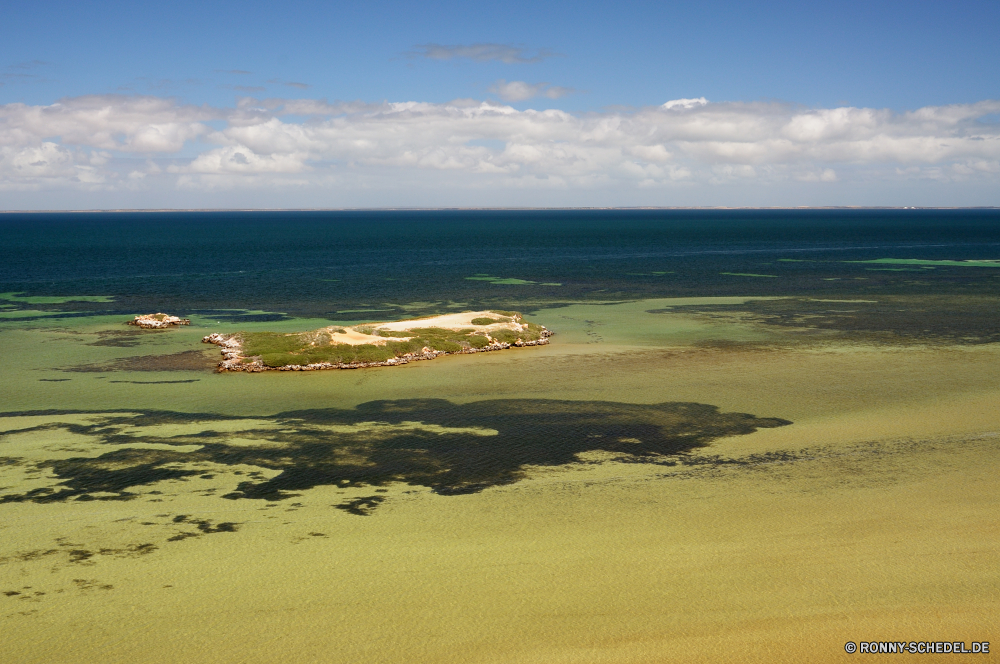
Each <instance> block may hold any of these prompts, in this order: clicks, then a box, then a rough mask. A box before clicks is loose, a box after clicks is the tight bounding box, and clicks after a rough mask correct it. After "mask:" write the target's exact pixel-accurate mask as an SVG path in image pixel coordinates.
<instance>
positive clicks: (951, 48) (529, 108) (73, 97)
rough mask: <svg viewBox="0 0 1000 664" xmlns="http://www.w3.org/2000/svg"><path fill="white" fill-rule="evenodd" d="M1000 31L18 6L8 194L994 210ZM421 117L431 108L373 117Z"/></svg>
mask: <svg viewBox="0 0 1000 664" xmlns="http://www.w3.org/2000/svg"><path fill="white" fill-rule="evenodd" d="M998 25H1000V3H998V2H996V1H995V0H994V1H992V2H949V3H944V2H933V3H932V2H836V3H825V4H821V3H803V2H794V3H793V2H769V3H763V2H760V3H748V2H701V3H689V2H686V3H635V2H632V3H629V2H623V3H617V4H614V5H611V4H609V3H589V2H573V3H569V2H549V3H537V2H503V3H497V2H491V3H471V2H463V3H433V4H418V3H413V2H370V3H353V4H349V3H319V2H285V3H274V2H269V3H263V2H239V3H236V2H214V3H211V2H210V3H195V2H171V3H157V4H155V5H154V4H153V3H135V2H128V3H126V2H74V3H69V2H44V1H42V2H34V3H19V4H18V5H17V6H14V7H8V8H5V11H4V39H3V41H2V42H0V83H2V85H0V149H2V150H3V152H0V158H2V160H0V192H5V195H4V199H6V201H7V203H6V204H4V207H7V208H11V207H37V206H39V205H42V204H56V205H59V206H65V207H77V206H82V207H157V206H161V205H164V204H165V202H166V201H174V202H178V201H179V203H174V205H175V206H179V207H184V206H188V205H190V206H209V207H216V206H218V207H227V206H232V205H235V204H237V203H238V202H243V201H248V200H249V201H250V202H252V203H253V204H254V205H259V206H263V207H300V206H303V207H312V206H320V207H326V206H331V207H340V206H366V205H374V204H378V203H379V202H384V204H391V205H476V204H483V205H500V204H509V205H573V204H580V205H674V204H677V205H716V204H718V205H741V204H742V205H764V204H768V205H810V204H811V205H827V204H833V205H837V204H842V205H851V204H885V205H906V204H919V205H934V204H939V205H962V204H968V205H996V204H1000V199H998V196H997V194H996V193H995V192H996V191H998V188H997V184H998V179H997V178H998V174H997V172H996V171H997V168H998V167H997V166H996V164H998V163H1000V162H998V159H1000V150H997V149H996V148H997V140H998V139H997V135H996V134H997V127H998V126H1000V124H998V121H1000V116H998V113H997V111H998V110H1000V109H998V108H994V106H991V105H990V103H989V102H991V101H993V100H1000V64H998V63H1000V39H997V37H996V26H998ZM702 98H703V99H704V101H705V103H701V101H699V102H698V103H694V104H692V103H685V104H681V105H676V104H675V105H674V106H672V107H670V108H669V109H664V108H663V106H662V105H663V104H664V103H665V102H669V101H671V100H678V99H681V100H683V99H687V100H701V99H702ZM142 100H145V103H140V102H141V101H142ZM251 100H255V101H251ZM266 100H270V101H266ZM275 100H299V103H298V104H297V105H296V104H282V103H281V102H280V101H275ZM303 100H309V101H311V102H314V103H313V105H312V106H308V105H307V104H305V105H304V101H303ZM455 100H463V101H460V102H458V106H454V105H453V106H454V107H453V106H449V104H450V103H451V102H455ZM337 101H350V102H361V104H362V105H357V104H356V105H354V106H352V107H350V108H347V107H343V106H337V105H336V102H337ZM56 102H60V103H61V106H59V107H53V106H52V105H53V104H54V103H56ZM320 102H325V103H326V104H327V105H326V106H323V107H320V106H317V104H319V103H320ZM405 102H416V103H418V104H423V105H428V106H422V107H420V108H419V109H416V110H414V109H413V108H405V109H403V108H400V107H398V106H393V107H391V108H388V107H384V106H382V107H380V106H379V104H383V103H388V104H397V105H398V104H401V103H405ZM473 102H475V103H477V104H483V103H484V102H485V103H486V104H487V106H486V107H481V108H480V110H479V111H476V112H475V113H474V114H475V115H476V117H475V118H472V119H470V118H471V116H470V115H469V114H470V113H473V112H472V111H469V110H468V109H469V108H471V107H470V106H469V104H472V103H473ZM977 104H978V106H976V105H977ZM959 106H964V107H968V108H967V109H966V111H965V112H957V114H956V112H951V111H945V110H941V109H947V108H954V107H959ZM154 108H155V110H151V109H154ZM198 108H200V109H203V112H200V113H198V112H195V111H194V110H193V109H198ZM386 108H388V110H386ZM456 108H457V109H466V110H455V109H456ZM483 108H485V109H486V110H485V111H484V110H482V109H483ZM928 108H930V109H938V110H937V111H925V112H924V116H928V114H929V116H928V117H930V116H933V118H932V120H931V121H930V124H928V122H927V117H923V116H916V115H913V113H914V112H919V109H928ZM26 109H27V110H26ZM32 109H34V111H33V110H32ZM102 109H103V110H102ZM204 109H208V110H204ZM241 109H242V110H241ZM247 109H256V110H254V111H253V114H254V117H253V118H249V117H248V116H247ZM380 109H381V110H380ZM498 109H500V110H498ZM502 109H510V111H514V112H515V113H514V114H511V112H510V111H507V110H502ZM650 109H659V110H657V111H656V113H660V114H661V115H663V114H666V115H663V117H661V116H660V115H657V114H656V113H654V112H652V111H651V110H650ZM837 109H855V110H857V111H858V112H857V113H853V115H852V114H851V113H847V115H845V114H844V113H840V114H839V115H838V114H837ZM970 109H971V110H970ZM545 110H549V111H552V112H559V113H565V114H567V115H566V116H565V117H563V116H560V118H562V119H560V120H558V121H557V120H554V119H553V118H547V117H540V116H537V115H533V114H532V113H533V112H536V111H545ZM36 111H37V112H36ZM56 111H58V113H56ZM667 111H671V113H668V112H667ZM33 113H34V114H33ZM102 113H103V114H104V116H106V117H108V118H111V119H110V120H109V121H108V124H107V125H106V126H104V125H100V123H97V124H95V122H96V120H95V119H94V118H95V117H96V116H98V115H101V114H102ZM878 113H882V115H878ZM907 113H910V115H907ZM143 114H146V117H147V120H146V121H145V124H143V122H144V121H143V117H144V115H143ZM524 114H527V115H524ZM681 114H686V115H684V117H683V118H681ZM55 115H58V119H53V118H54V116H55ZM36 116H37V117H36ZM848 116H849V117H848ZM39 118H40V119H39ZM817 118H819V120H817ZM873 118H874V119H873ZM921 118H922V119H921ZM819 121H822V122H824V123H826V124H825V125H824V126H825V127H826V129H824V130H819V129H815V128H813V129H810V130H809V131H806V132H805V133H803V131H801V129H802V127H803V126H805V125H809V126H810V127H813V126H814V125H815V123H816V122H819ZM602 122H603V124H602ZM322 123H326V125H324V127H323V128H321V129H316V130H315V131H314V128H316V127H319V126H320V125H321V124H322ZM422 123H424V124H422ZM470 123H473V124H470ZM504 123H506V124H504ZM553 123H555V124H557V125H559V127H560V128H559V130H558V131H555V130H553V129H552V127H553V126H555V125H554V124H553ZM567 123H568V124H573V125H574V127H571V128H569V129H568V130H567V128H566V125H567ZM609 123H610V124H613V125H615V126H616V127H618V128H617V129H615V131H618V132H619V134H620V136H619V138H614V137H610V138H609V135H608V134H607V132H606V131H605V130H604V129H602V127H605V126H607V125H609ZM671 123H673V124H671ZM734 123H735V124H734ZM845 123H846V124H845ZM873 123H875V124H873ZM99 125H100V126H99ZM250 125H252V126H254V127H257V130H255V131H254V132H249V130H246V127H247V126H250ZM473 125H474V126H473ZM626 125H627V127H628V129H627V130H626V129H622V128H621V127H624V126H626ZM682 125H683V127H681V126H682ZM736 125H738V126H740V127H744V129H741V130H739V131H737V132H736V133H734V132H733V131H731V129H732V127H733V126H736ZM765 125H766V127H765ZM875 125H878V126H875ZM931 125H933V126H931ZM665 126H669V127H674V128H673V129H664V127H665ZM450 127H454V131H452V130H451V129H449V128H450ZM768 127H769V128H768ZM831 128H833V129H831ZM552 131H555V133H552ZM150 132H153V133H157V132H158V133H159V135H160V137H161V139H162V140H159V141H158V142H157V141H153V140H147V139H148V137H149V136H150V135H151V133H150ZM248 132H249V133H248ZM267 132H270V133H269V134H268V136H267V137H265V136H264V134H265V133H267ZM303 132H304V133H303ZM310 132H312V133H310ZM317 132H318V133H317ZM380 132H381V133H380ZM406 132H409V133H407V134H406V135H407V136H410V135H411V134H412V137H411V138H405V139H402V138H399V137H400V136H402V135H403V134H404V133H406ZM574 132H575V133H574ZM657 132H659V133H657ZM626 134H627V136H626ZM653 134H656V136H654V137H653V138H649V139H648V140H647V139H645V138H642V137H643V136H646V135H649V136H653ZM88 136H93V137H96V138H93V139H90V138H88ZM101 136H104V138H103V139H102V138H100V137H101ZM421 136H425V137H426V136H430V138H421ZM143 137H146V138H143ZM164 137H166V138H164ZM789 140H791V141H792V142H793V143H795V146H794V149H791V148H788V147H787V146H785V147H781V146H783V145H784V143H782V141H785V142H787V141H789ZM948 141H951V143H949V146H950V147H949V149H948V150H944V151H942V150H938V149H934V150H932V149H930V147H929V146H932V145H943V144H944V143H943V142H948ZM956 141H958V142H961V146H959V144H958V143H957V142H956ZM847 143H851V146H853V147H850V146H848V147H845V145H846V144H847ZM904 143H905V146H904ZM834 144H836V145H834ZM890 144H891V146H890ZM283 146H284V147H283ZM351 146H353V147H351ZM359 146H360V147H359ZM365 146H367V148H370V149H368V150H367V151H366V150H365V149H362V148H363V147H365ZM824 146H825V148H824ZM921 146H923V147H921ZM779 148H780V149H779ZM283 150H284V151H283ZM616 150H617V153H616V152H615V151H616ZM484 151H485V152H484ZM616 154H617V157H616V156H615V155H616ZM238 155H239V156H238ZM201 157H205V158H204V159H201V161H198V160H199V158H201ZM751 171H752V173H751ZM629 173H631V175H629ZM762 186H763V187H764V189H761V187H762Z"/></svg>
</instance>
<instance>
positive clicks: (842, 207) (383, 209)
mask: <svg viewBox="0 0 1000 664" xmlns="http://www.w3.org/2000/svg"><path fill="white" fill-rule="evenodd" d="M560 210H566V211H583V210H621V211H628V210H1000V206H996V205H969V206H939V205H896V206H893V205H798V206H752V205H747V206H730V205H718V206H708V205H703V206H676V207H661V206H642V205H640V206H621V207H619V206H608V207H600V206H590V207H558V206H557V207H356V208H349V207H348V208H108V209H92V210H87V209H79V210H76V209H74V210H0V214H54V213H81V214H86V213H91V214H92V213H96V212H100V213H114V212H446V211H456V212H485V211H500V212H503V211H508V212H517V211H526V212H531V211H536V212H545V211H553V212H555V211H560Z"/></svg>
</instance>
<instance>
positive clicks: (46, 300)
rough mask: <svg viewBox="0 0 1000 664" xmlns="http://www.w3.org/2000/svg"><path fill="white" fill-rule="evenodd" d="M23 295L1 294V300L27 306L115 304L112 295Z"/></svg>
mask: <svg viewBox="0 0 1000 664" xmlns="http://www.w3.org/2000/svg"><path fill="white" fill-rule="evenodd" d="M22 296H23V293H0V300H8V301H10V302H23V303H25V304H66V303H68V302H114V301H115V298H113V297H112V296H110V295H66V296H51V295H31V296H28V297H22Z"/></svg>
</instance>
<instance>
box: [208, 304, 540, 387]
mask: <svg viewBox="0 0 1000 664" xmlns="http://www.w3.org/2000/svg"><path fill="white" fill-rule="evenodd" d="M552 334H553V333H552V332H551V331H550V330H548V329H547V328H545V327H544V326H541V325H537V324H535V323H528V322H526V321H524V319H523V317H522V316H521V314H519V313H517V312H508V311H470V312H463V313H461V314H447V315H444V316H435V317H432V318H423V319H416V320H407V321H395V322H391V323H368V324H364V325H357V326H354V327H346V328H345V327H338V326H331V327H326V328H321V329H319V330H314V331H311V332H300V333H291V334H276V333H268V332H263V333H262V332H254V333H247V332H235V333H232V334H222V333H213V334H209V335H208V336H206V337H204V338H203V339H202V343H209V344H215V345H217V346H219V347H220V349H221V351H222V358H223V359H222V361H221V362H219V364H218V367H217V369H216V371H218V372H227V371H245V372H250V373H256V372H261V371H323V370H328V369H363V368H367V367H395V366H401V365H404V364H408V363H410V362H416V361H420V360H433V359H435V358H437V357H440V356H442V355H461V354H470V353H485V352H491V351H498V350H507V349H509V348H524V347H530V346H542V345H545V344H547V343H549V337H551V336H552Z"/></svg>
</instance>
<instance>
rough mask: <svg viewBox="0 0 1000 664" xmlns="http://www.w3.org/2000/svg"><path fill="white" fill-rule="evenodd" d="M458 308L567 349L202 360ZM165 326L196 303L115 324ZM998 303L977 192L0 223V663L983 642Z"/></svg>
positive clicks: (601, 656) (999, 251) (998, 454)
mask: <svg viewBox="0 0 1000 664" xmlns="http://www.w3.org/2000/svg"><path fill="white" fill-rule="evenodd" d="M480 308H498V309H513V310H518V311H522V312H525V313H526V315H527V317H528V318H529V320H532V321H534V322H538V323H540V324H543V325H545V326H546V327H548V328H550V329H551V330H553V331H554V332H555V336H554V337H553V338H552V342H551V343H550V344H549V345H547V346H542V347H536V348H525V349H511V350H509V351H503V352H496V353H487V354H476V355H463V356H450V357H443V358H438V359H436V360H434V361H429V362H416V363H411V364H409V365H406V366H402V367H396V368H391V367H385V368H376V369H365V370H357V371H324V372H308V373H284V372H268V373H264V374H226V373H215V372H214V371H213V367H214V365H215V363H216V362H217V361H218V359H219V356H218V349H217V348H216V347H214V346H209V345H206V344H202V343H201V338H202V337H203V336H204V335H206V334H208V333H209V332H216V331H220V332H233V331H237V330H275V331H299V330H308V329H314V328H317V327H320V326H326V325H329V324H331V322H335V323H356V322H360V321H386V320H393V319H401V318H410V317H414V316H423V315H431V314H438V313H447V312H453V311H462V310H469V309H480ZM155 311H164V312H167V313H170V314H176V315H181V316H185V317H190V319H191V325H190V326H186V327H179V328H175V329H170V330H165V331H143V330H138V329H135V328H133V327H129V326H126V325H125V324H124V323H125V322H126V321H127V320H128V319H130V318H131V317H132V316H133V315H134V314H138V313H152V312H155ZM998 311H1000V211H993V210H963V211H934V210H850V211H841V210H819V211H813V210H810V211H764V210H755V211H638V210H637V211H602V210H593V211H419V212H184V213H180V212H178V213H173V212H164V213H74V214H7V215H0V367H2V374H0V377H2V389H0V593H2V594H0V622H2V624H3V629H4V631H5V633H7V634H17V635H18V637H17V638H13V639H4V640H3V641H2V642H0V660H3V661H4V662H7V661H11V662H41V661H44V662H63V661H65V662H75V661H107V662H118V661H122V662H125V661H128V662H171V661H194V660H198V661H210V662H270V661H277V660H281V661H292V662H299V661H303V662H306V661H333V662H341V661H342V662H357V661H385V662H446V661H455V662H467V661H478V662H493V661H496V662H511V661H524V662H536V661H537V662H543V661H544V662H549V661H566V662H590V661H594V662H597V661H600V662H607V661H619V660H620V661H650V662H654V661H664V660H665V659H683V660H684V661H718V660H719V659H733V658H734V654H736V655H738V657H736V659H739V658H743V659H745V660H746V661H804V660H806V659H809V660H816V661H825V660H827V659H830V660H832V659H833V658H835V657H836V656H838V655H839V653H841V652H843V643H844V642H845V641H847V640H852V639H853V640H857V639H858V638H859V636H858V635H859V634H862V633H864V634H868V633H869V632H864V629H869V630H871V629H875V628H877V630H878V631H879V633H880V634H881V633H884V634H887V635H893V636H894V637H895V636H899V638H904V636H905V638H907V639H909V638H921V639H922V638H935V639H937V638H940V639H950V640H953V639H954V638H959V637H961V636H962V635H973V634H976V635H978V634H985V633H988V630H989V629H992V624H991V623H990V622H989V620H990V619H991V617H992V616H994V615H996V614H997V611H1000V604H998V600H997V598H998V597H1000V585H998V583H1000V582H998V579H997V576H996V573H995V570H996V569H998V568H1000V547H998V545H997V542H996V538H995V532H996V528H997V527H998V525H1000V524H998V523H997V516H996V514H997V512H996V504H997V501H998V500H1000V493H998V492H1000V488H998V485H997V483H996V482H995V479H994V478H995V477H996V473H997V472H1000V436H998V435H997V433H998V432H1000V407H998V404H1000V343H998V342H1000V320H998V315H997V312H998ZM956 635H957V636H956ZM886 638H889V637H888V636H887V637H886ZM967 638H971V637H967ZM817 648H823V649H825V650H823V651H822V652H821V653H820V655H821V656H819V657H818V659H817V656H816V653H817V652H819V651H818V650H817ZM775 653H779V654H780V656H777V658H776V655H775ZM827 655H829V656H827Z"/></svg>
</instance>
